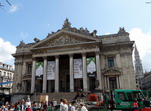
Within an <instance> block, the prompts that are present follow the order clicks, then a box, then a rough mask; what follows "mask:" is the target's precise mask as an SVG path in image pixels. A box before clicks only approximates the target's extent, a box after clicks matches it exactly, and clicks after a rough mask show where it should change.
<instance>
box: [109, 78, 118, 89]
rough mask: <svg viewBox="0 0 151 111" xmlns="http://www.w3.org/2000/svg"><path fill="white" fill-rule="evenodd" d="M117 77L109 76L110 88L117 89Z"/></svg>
mask: <svg viewBox="0 0 151 111" xmlns="http://www.w3.org/2000/svg"><path fill="white" fill-rule="evenodd" d="M116 81H117V80H116V77H109V85H110V89H111V90H113V89H117V82H116Z"/></svg>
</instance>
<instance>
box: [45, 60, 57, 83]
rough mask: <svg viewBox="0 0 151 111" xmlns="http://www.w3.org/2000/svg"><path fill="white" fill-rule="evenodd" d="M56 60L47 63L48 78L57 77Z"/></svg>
mask: <svg viewBox="0 0 151 111" xmlns="http://www.w3.org/2000/svg"><path fill="white" fill-rule="evenodd" d="M55 70H56V68H55V61H48V63H47V80H54V79H55Z"/></svg>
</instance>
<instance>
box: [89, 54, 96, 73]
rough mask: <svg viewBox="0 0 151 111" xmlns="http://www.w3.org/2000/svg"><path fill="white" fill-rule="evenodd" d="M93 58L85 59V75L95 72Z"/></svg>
mask: <svg viewBox="0 0 151 111" xmlns="http://www.w3.org/2000/svg"><path fill="white" fill-rule="evenodd" d="M95 61H96V60H95V57H90V58H87V73H90V74H93V73H95V72H96V64H95Z"/></svg>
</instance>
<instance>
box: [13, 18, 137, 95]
mask: <svg viewBox="0 0 151 111" xmlns="http://www.w3.org/2000/svg"><path fill="white" fill-rule="evenodd" d="M96 33H97V31H96V30H94V31H93V32H92V33H90V32H89V31H88V30H87V28H85V29H84V28H80V29H77V28H75V27H71V23H70V22H69V21H68V19H66V20H65V22H64V24H63V27H62V29H60V30H58V31H57V32H52V33H51V34H48V36H47V37H46V38H44V39H43V40H39V39H37V38H35V39H34V41H35V42H34V43H28V44H25V43H24V42H23V41H21V42H20V44H19V45H18V46H17V50H16V53H15V54H12V55H13V56H14V57H15V76H14V82H13V93H14V94H15V93H35V92H36V93H51V92H75V91H78V90H79V89H80V90H81V89H82V90H84V91H89V90H94V89H95V88H96V85H97V87H98V88H99V89H101V90H102V91H104V92H109V91H111V90H113V89H118V88H122V89H134V88H136V83H135V77H134V68H133V63H132V51H133V44H134V41H130V38H129V33H128V32H126V31H125V30H124V28H120V29H119V31H118V33H116V34H110V35H101V36H99V35H96Z"/></svg>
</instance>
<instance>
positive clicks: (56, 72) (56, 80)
mask: <svg viewBox="0 0 151 111" xmlns="http://www.w3.org/2000/svg"><path fill="white" fill-rule="evenodd" d="M55 62H56V70H55V92H59V56H56V57H55Z"/></svg>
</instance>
